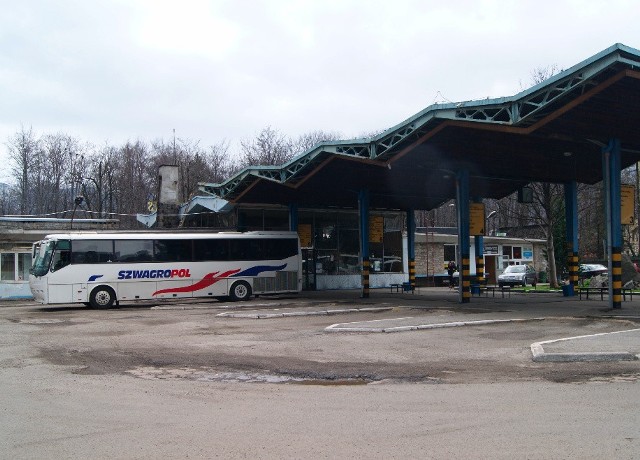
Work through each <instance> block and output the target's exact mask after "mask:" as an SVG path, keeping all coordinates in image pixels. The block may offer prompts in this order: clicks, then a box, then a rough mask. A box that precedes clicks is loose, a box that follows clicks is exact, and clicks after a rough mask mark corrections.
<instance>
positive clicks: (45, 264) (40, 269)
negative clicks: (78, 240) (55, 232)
mask: <svg viewBox="0 0 640 460" xmlns="http://www.w3.org/2000/svg"><path fill="white" fill-rule="evenodd" d="M55 244H56V242H55V241H47V242H42V244H39V245H38V246H39V247H38V248H37V249H36V251H37V252H36V254H35V259H34V260H33V265H32V266H31V270H29V273H31V274H32V275H34V276H44V275H46V274H47V272H48V271H49V264H50V263H51V255H52V254H53V249H54V248H55Z"/></svg>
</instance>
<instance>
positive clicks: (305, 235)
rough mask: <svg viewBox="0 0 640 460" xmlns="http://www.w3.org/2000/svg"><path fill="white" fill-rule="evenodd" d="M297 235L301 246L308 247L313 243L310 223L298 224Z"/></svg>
mask: <svg viewBox="0 0 640 460" xmlns="http://www.w3.org/2000/svg"><path fill="white" fill-rule="evenodd" d="M298 237H299V238H300V247H301V248H310V247H311V246H312V244H313V240H312V239H311V224H298Z"/></svg>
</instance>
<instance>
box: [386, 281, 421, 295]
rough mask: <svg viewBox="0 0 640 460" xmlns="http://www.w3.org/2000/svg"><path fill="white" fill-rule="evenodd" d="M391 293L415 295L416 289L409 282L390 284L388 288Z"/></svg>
mask: <svg viewBox="0 0 640 460" xmlns="http://www.w3.org/2000/svg"><path fill="white" fill-rule="evenodd" d="M389 287H390V288H391V292H409V291H411V294H415V291H416V287H415V286H414V285H412V284H411V283H409V282H405V283H392V284H391V285H390V286H389Z"/></svg>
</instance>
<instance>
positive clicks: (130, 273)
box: [118, 268, 191, 280]
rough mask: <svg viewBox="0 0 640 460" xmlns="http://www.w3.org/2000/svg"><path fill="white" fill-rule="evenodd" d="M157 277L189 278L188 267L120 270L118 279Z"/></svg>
mask: <svg viewBox="0 0 640 460" xmlns="http://www.w3.org/2000/svg"><path fill="white" fill-rule="evenodd" d="M159 278H163V279H164V278H191V273H190V272H189V269H188V268H180V269H173V270H120V271H119V272H118V279H119V280H137V279H159Z"/></svg>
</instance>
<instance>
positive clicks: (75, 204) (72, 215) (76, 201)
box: [69, 195, 84, 229]
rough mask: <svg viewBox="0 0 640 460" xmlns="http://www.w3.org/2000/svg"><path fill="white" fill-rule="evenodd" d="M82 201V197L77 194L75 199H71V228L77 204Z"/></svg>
mask: <svg viewBox="0 0 640 460" xmlns="http://www.w3.org/2000/svg"><path fill="white" fill-rule="evenodd" d="M83 201H84V197H83V196H80V195H78V196H77V197H76V198H75V200H73V212H72V213H71V223H70V225H69V229H73V218H74V217H75V215H76V209H78V206H80V205H81V204H82V202H83Z"/></svg>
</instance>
